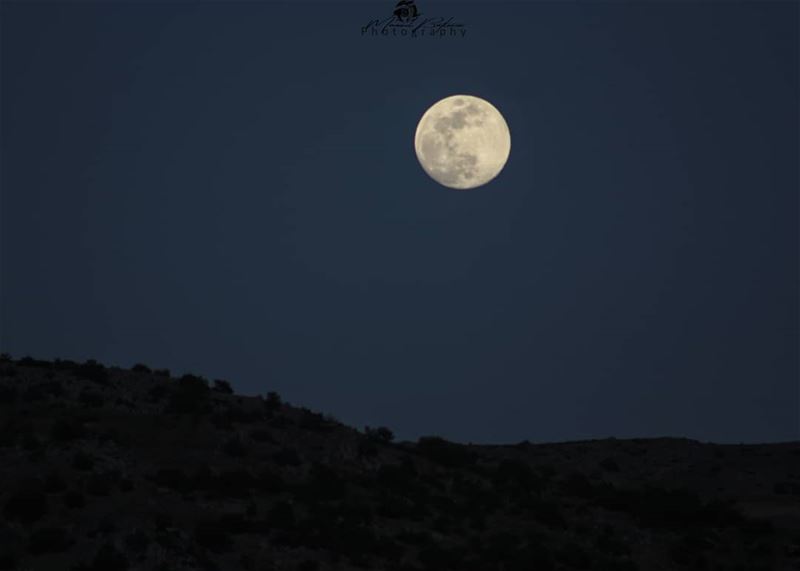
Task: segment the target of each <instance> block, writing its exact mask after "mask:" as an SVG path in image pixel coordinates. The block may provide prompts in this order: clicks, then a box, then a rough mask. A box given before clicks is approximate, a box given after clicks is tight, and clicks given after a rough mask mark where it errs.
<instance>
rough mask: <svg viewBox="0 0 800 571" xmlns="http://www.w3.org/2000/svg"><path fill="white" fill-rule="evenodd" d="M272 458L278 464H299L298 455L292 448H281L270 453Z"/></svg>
mask: <svg viewBox="0 0 800 571" xmlns="http://www.w3.org/2000/svg"><path fill="white" fill-rule="evenodd" d="M272 459H273V460H274V461H275V463H276V464H278V465H279V466H299V465H300V464H301V461H300V456H299V455H298V454H297V451H296V450H295V449H294V448H281V449H280V450H278V451H277V452H275V453H273V454H272Z"/></svg>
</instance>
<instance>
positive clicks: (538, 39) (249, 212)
mask: <svg viewBox="0 0 800 571" xmlns="http://www.w3.org/2000/svg"><path fill="white" fill-rule="evenodd" d="M418 5H419V7H420V10H421V11H422V12H423V14H424V15H425V16H446V17H454V18H455V19H456V20H457V21H459V22H462V23H464V24H465V26H466V29H467V35H466V36H465V37H464V38H462V39H458V38H424V39H422V38H416V39H410V38H382V37H377V38H372V37H361V35H360V28H361V26H362V25H364V24H366V23H367V21H369V20H370V19H374V18H383V17H386V16H388V15H389V14H390V13H391V10H392V8H393V2H391V1H390V2H382V1H374V2H369V3H365V2H357V3H342V2H336V3H333V2H330V3H325V4H320V3H316V4H315V3H309V2H303V3H296V4H289V3H272V2H233V3H231V2H228V3H226V2H208V3H199V4H198V3H196V4H187V3H181V2H173V3H156V2H150V3H145V2H139V3H116V4H111V5H109V4H108V3H103V4H101V3H93V2H80V3H62V4H58V3H23V2H19V3H18V2H3V4H2V30H1V31H2V40H1V41H2V44H1V47H2V60H1V63H2V68H1V69H2V128H1V129H0V134H1V135H2V179H1V182H2V195H1V198H2V202H1V203H0V206H1V207H2V210H1V217H0V222H1V223H2V226H1V229H0V238H1V239H2V241H1V243H0V263H1V265H0V269H1V270H2V274H1V275H0V285H1V286H2V289H0V310H1V313H0V326H1V327H2V329H1V330H0V346H1V347H0V348H2V350H3V351H7V352H10V353H11V354H12V355H13V356H15V357H21V356H24V355H27V354H30V355H32V356H35V357H37V358H56V357H60V358H69V359H75V360H83V359H88V358H94V359H97V360H99V361H102V362H104V363H106V364H111V365H118V366H124V367H128V366H131V365H133V364H134V363H137V362H143V363H146V364H148V365H150V366H153V367H166V368H170V369H171V370H172V371H173V373H176V374H180V373H184V372H194V373H197V374H202V375H204V376H206V377H209V378H216V377H219V378H226V379H229V380H230V381H231V382H232V384H233V385H234V386H235V388H236V389H237V390H238V391H240V392H243V393H246V394H256V393H262V394H263V393H266V392H267V391H270V390H276V391H278V392H279V393H281V394H282V395H283V396H284V398H285V399H286V400H289V401H291V402H292V403H293V404H298V405H304V406H308V407H310V408H312V409H315V410H321V411H323V412H326V413H331V414H333V415H335V416H336V417H337V418H339V419H340V420H342V421H343V422H346V423H348V424H352V425H355V426H358V427H361V426H363V425H364V424H370V425H387V426H389V427H391V428H392V429H394V430H395V432H396V434H397V435H398V437H399V438H401V439H413V438H416V437H417V436H419V435H425V434H438V435H441V436H444V437H447V438H451V439H453V440H457V441H464V442H466V441H473V442H518V441H520V440H523V439H528V440H531V441H546V440H572V439H583V438H601V437H608V436H616V437H619V438H625V437H650V436H685V437H690V438H696V439H700V440H712V441H719V442H740V441H741V442H755V441H775V440H789V439H797V438H798V437H800V432H799V431H800V427H799V426H798V407H800V399H799V398H798V376H799V375H798V360H799V355H798V341H799V339H798V285H799V284H798V150H799V149H798V107H797V104H798V68H799V67H800V62H798V40H799V35H798V21H800V18H799V17H798V16H799V15H800V14H799V11H798V10H799V9H798V4H797V3H795V2H776V3H769V2H731V3H725V2H697V3H695V2H657V3H656V2H654V3H642V4H636V3H629V2H613V3H600V2H597V3H575V2H567V3H553V2H545V3H539V2H536V3H534V2H530V3H523V2H515V3H511V2H492V3H490V2H471V3H462V2H446V3H441V2H439V3H434V2H425V1H424V0H420V2H419V3H418ZM456 93H467V94H473V95H477V96H480V97H483V98H485V99H487V100H489V101H491V102H492V103H493V104H494V105H495V106H496V107H497V108H498V109H499V110H500V111H501V112H502V113H503V114H504V116H505V118H506V121H507V122H508V124H509V127H510V129H511V134H512V148H511V156H510V158H509V162H508V164H507V165H506V168H505V170H504V171H503V172H502V173H501V174H500V176H499V177H498V178H497V179H495V180H494V181H493V182H491V183H490V184H488V185H486V186H484V187H481V188H478V189H476V190H473V191H466V192H459V191H453V190H449V189H446V188H444V187H442V186H439V185H438V184H437V183H435V182H434V181H433V180H431V179H430V178H428V176H427V175H426V174H425V173H424V171H423V170H422V169H421V168H420V166H419V164H418V163H417V159H416V156H415V154H414V149H413V135H414V130H415V128H416V124H417V121H418V120H419V118H420V117H421V115H422V113H423V112H424V111H425V110H426V109H427V108H428V106H430V105H431V104H432V103H434V102H435V101H437V100H438V99H440V98H443V97H445V96H448V95H452V94H456Z"/></svg>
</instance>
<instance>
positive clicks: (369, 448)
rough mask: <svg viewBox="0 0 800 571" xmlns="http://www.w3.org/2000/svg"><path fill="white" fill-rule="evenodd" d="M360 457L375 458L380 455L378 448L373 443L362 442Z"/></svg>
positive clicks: (359, 444)
mask: <svg viewBox="0 0 800 571" xmlns="http://www.w3.org/2000/svg"><path fill="white" fill-rule="evenodd" d="M358 455H359V456H360V457H361V458H374V457H375V456H377V455H378V447H377V446H376V445H375V442H373V441H370V440H362V441H360V442H359V443H358Z"/></svg>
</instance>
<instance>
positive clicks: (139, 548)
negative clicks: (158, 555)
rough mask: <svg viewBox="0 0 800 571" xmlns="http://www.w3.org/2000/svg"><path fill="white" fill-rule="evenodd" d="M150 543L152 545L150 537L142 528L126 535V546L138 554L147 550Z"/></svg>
mask: <svg viewBox="0 0 800 571" xmlns="http://www.w3.org/2000/svg"><path fill="white" fill-rule="evenodd" d="M148 545H150V537H149V536H148V535H147V534H146V533H145V532H144V531H143V530H141V529H137V530H136V531H133V532H131V533H129V534H128V535H126V536H125V547H127V548H128V550H129V551H131V552H132V553H135V554H137V555H141V554H143V553H144V552H145V551H147V546H148Z"/></svg>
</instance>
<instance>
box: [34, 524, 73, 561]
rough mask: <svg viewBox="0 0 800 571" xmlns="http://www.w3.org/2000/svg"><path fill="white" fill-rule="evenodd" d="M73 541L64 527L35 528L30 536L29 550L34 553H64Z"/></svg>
mask: <svg viewBox="0 0 800 571" xmlns="http://www.w3.org/2000/svg"><path fill="white" fill-rule="evenodd" d="M71 545H72V542H71V541H70V539H69V536H68V535H67V530H66V529H64V528H63V527H44V528H40V529H37V530H35V531H34V532H33V533H31V535H30V537H29V538H28V552H29V553H31V554H32V555H41V554H43V553H63V552H64V551H67V550H68V549H69V548H70V546H71Z"/></svg>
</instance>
